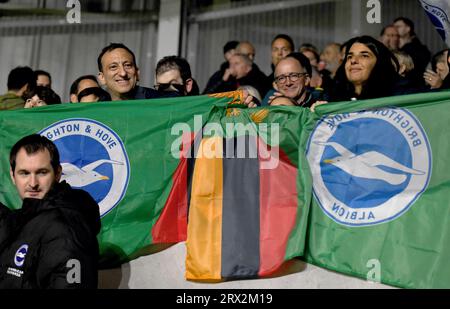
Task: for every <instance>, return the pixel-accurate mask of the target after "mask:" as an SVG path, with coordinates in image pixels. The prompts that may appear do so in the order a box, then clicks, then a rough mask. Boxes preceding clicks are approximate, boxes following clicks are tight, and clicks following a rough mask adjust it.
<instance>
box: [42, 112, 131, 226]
mask: <svg viewBox="0 0 450 309" xmlns="http://www.w3.org/2000/svg"><path fill="white" fill-rule="evenodd" d="M39 133H40V134H41V135H43V136H45V137H47V138H48V139H50V140H51V141H53V142H54V143H55V145H56V147H57V148H58V151H59V155H60V161H61V167H62V175H61V181H66V182H67V183H68V184H70V185H71V186H72V187H75V188H79V189H82V190H85V191H86V192H88V193H89V194H90V195H91V196H92V198H93V199H94V200H95V201H96V202H97V203H98V205H99V207H100V216H101V217H103V216H105V215H106V214H108V213H109V212H110V211H111V210H113V209H114V208H115V207H116V206H117V205H119V203H120V202H121V200H122V199H123V198H124V196H125V194H126V192H127V187H128V182H129V179H130V173H131V171H130V161H129V159H128V154H127V151H126V149H125V144H124V143H123V141H122V140H121V138H120V136H119V135H118V134H117V133H116V132H115V131H114V130H113V129H111V128H110V127H108V126H107V125H105V124H104V123H101V122H99V121H97V120H93V119H87V118H70V119H64V120H61V121H58V122H56V123H53V124H51V125H50V126H48V127H47V128H45V129H43V130H42V131H41V132H39Z"/></svg>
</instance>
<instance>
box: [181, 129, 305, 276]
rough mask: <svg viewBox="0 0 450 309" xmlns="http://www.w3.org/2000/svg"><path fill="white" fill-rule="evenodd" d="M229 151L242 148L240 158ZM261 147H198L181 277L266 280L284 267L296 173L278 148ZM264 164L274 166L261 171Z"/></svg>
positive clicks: (233, 142)
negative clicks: (185, 257)
mask: <svg viewBox="0 0 450 309" xmlns="http://www.w3.org/2000/svg"><path fill="white" fill-rule="evenodd" d="M237 145H246V146H247V147H246V149H245V155H244V156H242V154H243V153H242V151H241V153H239V150H238V148H239V146H238V147H236V146H237ZM267 148H268V146H267V145H266V144H265V143H264V142H263V141H262V140H261V139H259V138H258V137H255V136H248V135H247V136H241V137H237V138H230V139H224V138H221V137H211V138H204V139H203V140H202V141H201V144H200V147H199V151H198V154H200V155H197V158H196V162H195V168H194V170H193V177H192V192H191V194H192V196H191V200H190V209H189V225H188V238H187V243H186V245H187V259H186V278H187V279H191V280H223V279H244V278H255V277H259V276H266V275H270V274H271V273H273V272H274V271H276V270H277V269H278V268H279V267H280V266H281V265H282V264H283V262H284V261H285V255H286V247H287V242H288V239H289V237H290V236H291V232H292V230H293V229H294V226H295V224H296V218H297V209H298V203H297V199H298V197H297V188H296V179H297V168H296V167H295V166H294V165H293V164H292V163H291V162H290V161H289V159H288V158H287V156H286V155H285V154H284V153H283V152H282V151H281V150H280V149H279V148H271V149H267ZM211 152H212V153H211ZM217 154H220V155H217ZM267 154H274V156H272V155H269V156H267ZM269 161H273V162H275V164H274V166H275V165H276V167H274V168H272V169H267V168H266V166H270V165H271V164H270V162H269Z"/></svg>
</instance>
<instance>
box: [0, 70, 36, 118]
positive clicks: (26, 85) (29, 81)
mask: <svg viewBox="0 0 450 309" xmlns="http://www.w3.org/2000/svg"><path fill="white" fill-rule="evenodd" d="M35 86H36V76H35V75H34V72H33V70H32V69H31V68H29V67H17V68H15V69H13V70H11V72H9V74H8V82H7V87H8V92H7V93H5V94H4V95H1V96H0V111H1V110H14V109H21V108H23V107H24V106H25V100H24V99H23V98H22V96H23V95H24V93H25V92H27V91H29V90H30V89H33V88H34V87H35Z"/></svg>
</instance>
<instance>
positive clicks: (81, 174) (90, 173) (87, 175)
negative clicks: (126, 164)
mask: <svg viewBox="0 0 450 309" xmlns="http://www.w3.org/2000/svg"><path fill="white" fill-rule="evenodd" d="M102 164H117V165H123V163H122V162H117V161H114V160H106V159H102V160H97V161H95V162H92V163H90V164H88V165H85V166H83V167H81V168H79V167H77V166H75V165H73V164H71V163H61V166H62V176H61V180H65V181H67V182H68V183H69V184H70V185H71V186H73V187H77V188H82V187H85V186H88V185H90V184H92V183H94V182H97V181H101V180H109V177H108V176H104V175H102V174H100V173H98V172H96V171H95V169H96V168H97V167H99V166H100V165H102Z"/></svg>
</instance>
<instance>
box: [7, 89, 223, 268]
mask: <svg viewBox="0 0 450 309" xmlns="http://www.w3.org/2000/svg"><path fill="white" fill-rule="evenodd" d="M230 101H231V99H229V98H211V97H208V96H199V97H196V98H195V99H193V98H190V97H186V98H177V99H153V100H148V101H145V100H142V101H128V102H126V101H123V102H108V103H90V104H62V105H57V106H56V105H53V106H45V107H40V108H34V109H21V110H16V111H3V112H0V143H1V145H0V146H1V149H2V150H3V155H2V156H0V202H2V203H4V204H5V205H7V206H9V207H11V208H20V206H21V202H20V200H19V197H18V194H17V192H16V189H15V187H14V186H13V184H12V183H11V179H10V176H9V161H8V160H9V158H8V155H9V150H10V149H11V147H12V146H13V145H14V144H15V143H16V142H17V141H18V140H19V139H20V138H21V137H23V136H26V135H29V134H33V133H37V132H39V131H41V130H43V129H45V128H47V127H48V126H50V125H52V124H54V123H57V122H59V121H62V120H64V119H74V118H77V119H91V120H95V121H97V122H100V123H102V124H104V125H106V126H108V127H109V128H111V129H112V130H113V131H114V132H115V133H116V134H117V135H118V136H119V137H120V139H121V140H122V141H123V143H124V147H125V149H126V152H127V154H128V157H129V162H130V178H129V183H128V188H127V190H126V195H125V196H124V198H123V199H122V200H121V202H120V203H119V204H118V205H117V206H116V207H115V208H113V209H112V210H111V211H110V212H109V213H107V214H106V215H105V216H104V217H103V218H102V230H101V232H100V234H99V236H98V239H99V242H100V253H101V256H102V258H101V265H102V266H103V267H109V266H115V265H118V264H119V263H120V262H124V261H127V260H129V259H131V258H133V257H136V256H137V255H139V254H142V253H145V252H143V251H142V250H144V249H145V248H146V247H147V246H148V245H150V244H152V238H151V229H152V226H153V225H154V224H155V222H156V221H157V219H158V217H159V215H160V213H161V210H162V208H163V207H164V204H165V201H166V199H167V197H168V194H169V192H170V189H171V187H172V176H173V173H174V171H175V169H176V168H177V166H178V163H179V159H178V158H175V157H173V156H172V153H171V146H172V143H173V142H174V141H175V139H176V138H179V136H177V135H174V134H172V133H171V128H172V127H173V126H174V124H176V123H186V124H188V125H189V126H190V127H191V128H193V129H194V117H193V116H194V115H198V116H201V117H202V119H203V123H204V122H206V121H207V120H208V118H209V117H210V114H211V113H214V112H216V113H217V112H220V113H223V111H224V110H225V108H226V105H227V103H229V102H230ZM19 119H20V120H19ZM203 123H200V128H198V129H201V126H202V124H203Z"/></svg>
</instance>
